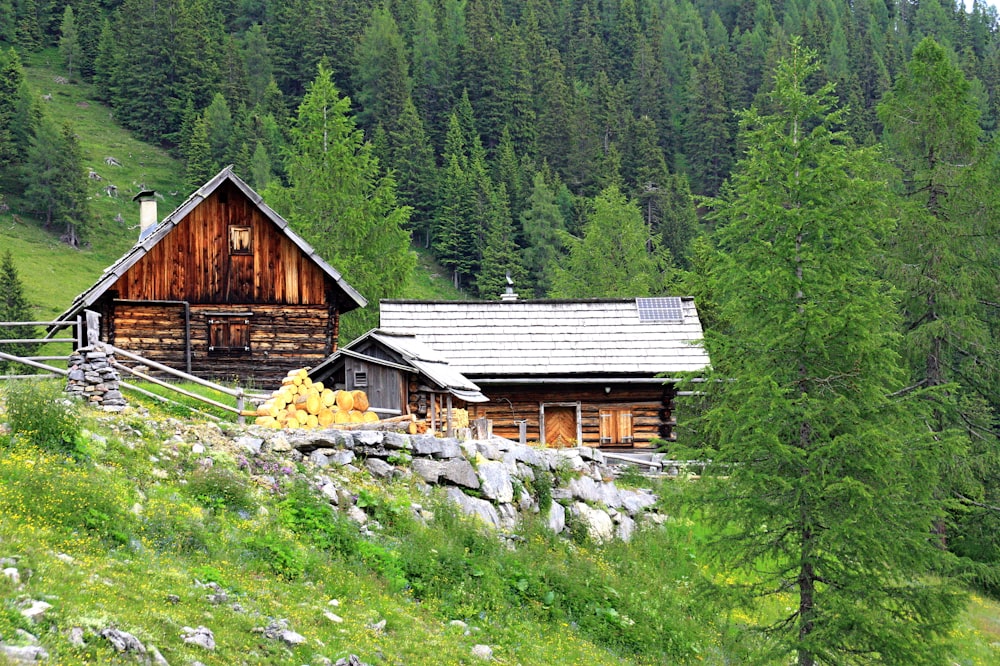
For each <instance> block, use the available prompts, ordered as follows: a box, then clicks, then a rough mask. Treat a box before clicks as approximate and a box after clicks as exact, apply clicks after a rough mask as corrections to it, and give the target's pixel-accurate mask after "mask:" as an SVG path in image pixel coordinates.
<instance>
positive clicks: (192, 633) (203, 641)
mask: <svg viewBox="0 0 1000 666" xmlns="http://www.w3.org/2000/svg"><path fill="white" fill-rule="evenodd" d="M181 632H182V633H181V640H182V641H184V642H185V643H190V644H191V645H197V646H198V647H203V648H205V649H206V650H214V649H215V635H214V634H213V633H212V630H211V629H209V628H208V627H201V626H199V627H197V628H195V629H192V628H191V627H182V628H181Z"/></svg>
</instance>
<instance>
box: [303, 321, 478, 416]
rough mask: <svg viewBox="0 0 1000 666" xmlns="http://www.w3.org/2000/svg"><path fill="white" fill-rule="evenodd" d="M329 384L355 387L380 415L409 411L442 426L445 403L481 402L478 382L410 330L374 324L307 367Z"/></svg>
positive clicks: (457, 404) (314, 378)
mask: <svg viewBox="0 0 1000 666" xmlns="http://www.w3.org/2000/svg"><path fill="white" fill-rule="evenodd" d="M309 376H310V378H312V380H313V381H321V382H323V384H324V385H326V386H328V387H330V388H337V389H347V390H349V391H353V390H356V389H360V390H362V391H364V392H365V393H366V394H367V395H368V404H369V405H370V406H369V409H371V410H372V411H374V412H376V413H378V414H379V415H380V416H382V417H383V418H385V417H388V416H398V415H401V414H414V415H416V416H418V417H420V418H422V419H427V420H428V421H429V422H430V426H431V428H432V429H433V430H446V429H447V426H448V420H449V417H448V414H449V408H450V407H457V406H465V405H467V404H470V403H471V404H475V403H480V402H486V400H487V398H486V397H485V396H484V395H483V394H482V393H481V392H480V390H479V387H478V386H476V385H475V384H474V383H473V382H471V381H469V380H468V379H467V378H466V377H464V376H463V375H462V374H461V373H460V372H458V371H456V370H455V368H453V367H452V366H451V365H450V364H449V363H448V360H447V359H446V358H445V357H444V356H442V355H441V354H440V353H439V352H437V351H436V350H434V349H432V348H431V347H429V346H428V345H426V344H424V343H423V342H421V341H420V340H418V339H417V338H416V337H415V336H413V335H408V334H405V333H404V334H400V333H392V332H388V331H382V330H379V329H376V330H374V331H369V332H368V333H366V334H365V335H363V336H361V337H360V338H358V339H357V340H354V341H352V342H351V343H350V344H348V345H346V346H344V347H342V348H341V349H339V350H337V351H336V352H335V353H334V354H333V355H331V356H330V357H329V358H328V359H327V360H326V361H324V362H323V363H321V364H319V365H317V366H316V367H314V368H312V369H311V370H310V371H309Z"/></svg>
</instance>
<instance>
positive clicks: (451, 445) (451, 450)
mask: <svg viewBox="0 0 1000 666" xmlns="http://www.w3.org/2000/svg"><path fill="white" fill-rule="evenodd" d="M438 441H439V442H440V443H441V449H440V450H439V451H438V452H437V453H435V454H434V457H435V458H439V459H445V460H448V459H451V458H459V457H461V455H462V447H461V446H459V444H458V440H457V439H452V438H447V439H440V440H438Z"/></svg>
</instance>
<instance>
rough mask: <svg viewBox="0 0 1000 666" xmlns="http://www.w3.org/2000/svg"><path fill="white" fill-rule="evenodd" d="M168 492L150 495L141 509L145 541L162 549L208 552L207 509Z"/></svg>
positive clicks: (180, 551) (183, 551) (181, 551)
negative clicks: (167, 493)
mask: <svg viewBox="0 0 1000 666" xmlns="http://www.w3.org/2000/svg"><path fill="white" fill-rule="evenodd" d="M160 495H166V493H159V494H158V495H151V496H150V497H149V499H148V500H147V501H146V502H145V506H144V510H143V513H142V527H143V534H144V535H145V537H146V541H147V542H148V543H149V544H150V545H151V546H152V547H154V548H156V549H157V550H159V551H171V552H179V553H208V552H209V551H210V547H209V543H210V533H209V530H208V528H207V527H206V524H205V516H204V515H203V514H204V513H205V511H204V510H203V509H202V508H201V507H200V506H197V505H192V504H189V503H188V502H185V501H184V500H183V499H182V498H181V497H180V496H178V495H176V494H170V495H166V496H160Z"/></svg>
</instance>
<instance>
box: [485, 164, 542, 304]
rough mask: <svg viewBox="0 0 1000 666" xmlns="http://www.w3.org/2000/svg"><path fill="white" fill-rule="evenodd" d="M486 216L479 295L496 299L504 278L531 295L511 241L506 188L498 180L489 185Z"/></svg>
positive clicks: (523, 295) (512, 228)
mask: <svg viewBox="0 0 1000 666" xmlns="http://www.w3.org/2000/svg"><path fill="white" fill-rule="evenodd" d="M488 206H489V210H488V211H487V219H486V238H485V241H484V244H483V259H482V264H481V266H480V268H479V273H478V275H476V291H477V292H478V294H479V298H481V299H483V300H487V301H495V300H497V299H499V298H500V296H501V295H502V294H503V293H504V292H505V291H506V290H507V278H508V277H509V278H510V279H511V281H512V282H513V283H514V288H515V290H517V291H518V292H519V294H520V296H521V297H522V298H524V297H528V296H530V295H531V292H530V288H529V287H528V285H527V284H526V280H525V278H526V277H527V272H526V271H525V270H524V264H523V263H522V261H521V254H520V251H519V250H518V248H517V244H516V243H515V242H514V224H513V221H512V220H511V217H510V207H509V206H508V205H507V188H506V187H505V186H504V184H503V183H501V184H500V185H499V186H498V187H496V188H491V190H490V192H489V200H488Z"/></svg>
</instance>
